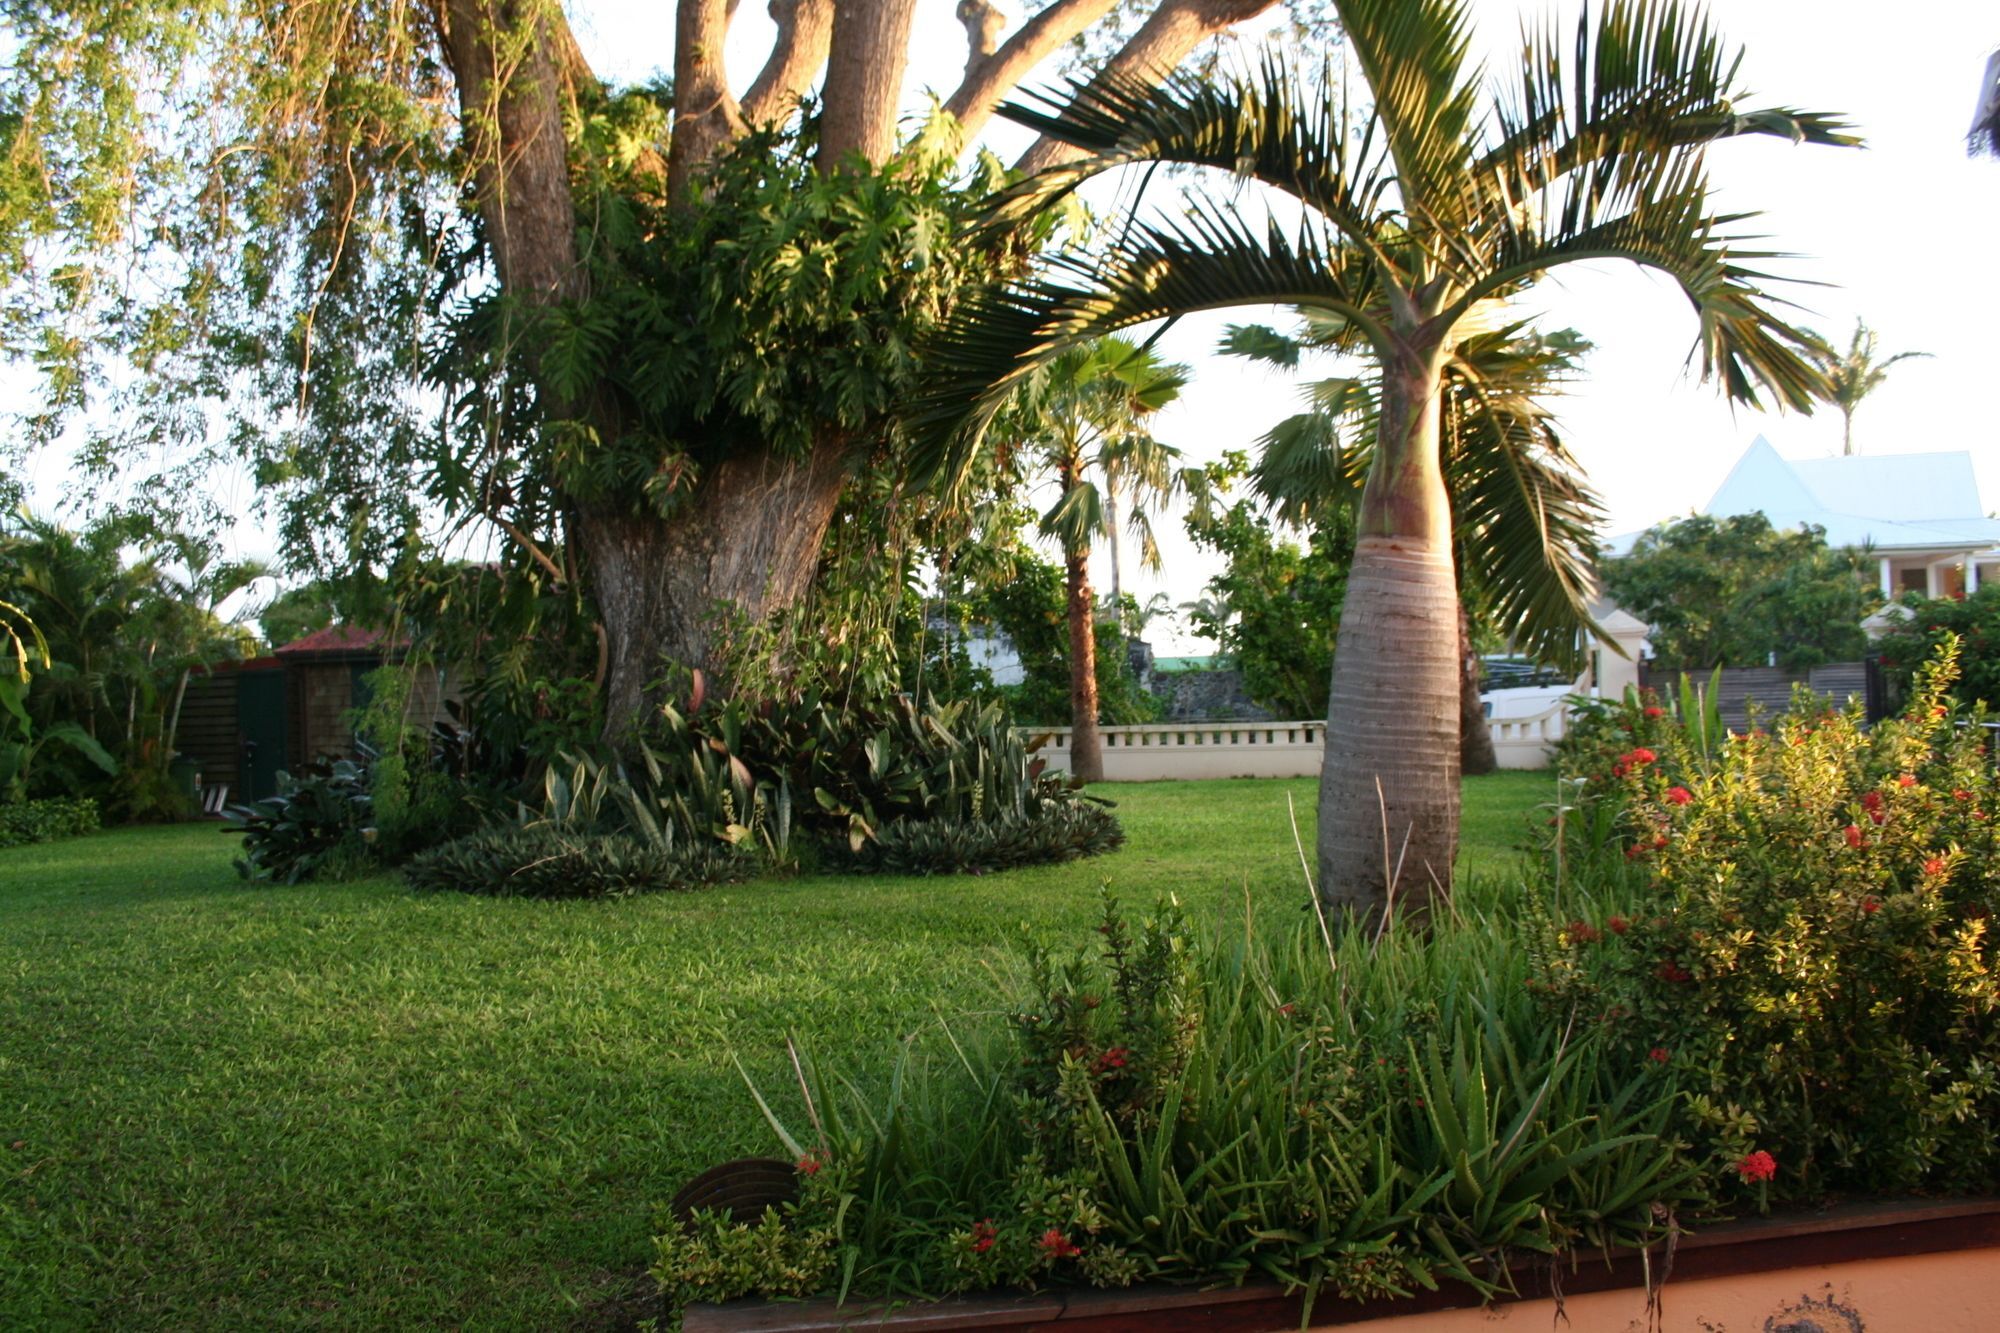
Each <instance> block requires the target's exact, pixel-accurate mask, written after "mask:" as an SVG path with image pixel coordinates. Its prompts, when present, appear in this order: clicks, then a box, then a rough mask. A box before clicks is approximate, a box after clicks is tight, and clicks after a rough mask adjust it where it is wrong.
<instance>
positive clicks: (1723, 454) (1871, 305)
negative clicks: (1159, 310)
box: [36, 0, 2000, 652]
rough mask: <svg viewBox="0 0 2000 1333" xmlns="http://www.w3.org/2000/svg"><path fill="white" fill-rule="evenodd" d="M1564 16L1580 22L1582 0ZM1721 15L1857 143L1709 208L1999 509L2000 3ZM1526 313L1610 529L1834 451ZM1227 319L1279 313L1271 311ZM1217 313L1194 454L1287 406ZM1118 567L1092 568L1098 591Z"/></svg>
mask: <svg viewBox="0 0 2000 1333" xmlns="http://www.w3.org/2000/svg"><path fill="white" fill-rule="evenodd" d="M1003 3H1006V0H1003ZM571 8H572V9H573V10H575V11H577V29H578V36H579V39H580V40H581V42H582V43H583V45H584V48H585V51H586V52H587V54H588V55H589V57H590V59H591V61H592V63H593V64H594V66H595V67H596V68H597V69H598V71H599V72H600V73H602V74H605V75H607V76H609V77H612V78H616V79H621V80H637V79H641V78H645V77H647V76H649V75H650V74H652V73H653V72H654V71H655V70H658V69H664V68H671V64H672V45H673V5H672V4H670V3H666V2H665V0H597V2H596V3H590V2H589V0H586V2H585V3H581V4H572V6H571ZM1561 9H1562V12H1563V13H1564V14H1566V15H1570V16H1572V21H1573V15H1574V13H1575V5H1574V3H1565V4H1563V5H1562V6H1561ZM1712 9H1713V12H1714V14H1715V16H1716V20H1717V24H1718V26H1719V27H1720V29H1721V30H1722V32H1723V33H1724V34H1725V35H1726V36H1727V37H1728V38H1729V39H1730V40H1731V41H1733V42H1737V43H1740V44H1742V45H1743V46H1744V47H1746V48H1747V51H1748V55H1747V57H1746V59H1745V63H1744V72H1745V75H1744V76H1745V79H1746V81H1747V83H1748V84H1749V86H1750V87H1751V88H1752V89H1753V90H1754V91H1755V92H1756V94H1757V99H1756V100H1757V102H1758V103H1759V104H1764V105H1769V104H1784V105H1791V106H1798V107H1805V108H1811V109H1818V110H1832V111H1838V112H1842V113H1844V114H1845V115H1846V117H1847V118H1848V119H1849V120H1851V121H1852V122H1853V123H1854V124H1855V125H1856V127H1857V128H1858V129H1859V130H1860V132H1861V133H1862V134H1863V136H1864V137H1865V138H1866V140H1867V142H1868V147H1867V148H1866V149H1864V150H1860V151H1853V150H1836V149H1824V148H1794V147H1792V146H1790V145H1787V144H1784V143H1781V142H1779V141H1776V140H1764V139H1758V140H1747V141H1743V142H1740V143H1734V144H1728V145H1724V146H1722V147H1721V148H1719V149H1718V150H1716V151H1715V152H1714V153H1713V154H1712V155H1711V159H1710V160H1711V163H1712V173H1713V176H1714V179H1715V181H1716V182H1717V184H1718V186H1719V188H1720V200H1719V202H1720V204H1721V206H1722V207H1724V208H1727V209H1745V210H1748V209H1756V210H1762V212H1763V213H1764V215H1765V216H1764V217H1763V219H1762V220H1761V226H1760V228H1759V229H1760V230H1762V231H1764V232H1766V233H1768V234H1769V235H1770V236H1771V238H1772V247H1773V248H1777V249H1782V250H1786V251H1791V252H1796V253H1797V254H1798V255H1799V256H1800V258H1798V259H1796V260H1793V261H1790V262H1789V263H1787V264H1786V265H1785V267H1784V271H1785V272H1788V273H1794V274H1797V275H1798V276H1799V277H1801V278H1808V279H1812V280H1814V281H1816V282H1820V283H1824V284H1828V285H1826V286H1823V287H1799V288H1797V289H1795V291H1794V293H1793V297H1794V299H1795V300H1797V301H1798V302H1799V303H1800V304H1802V305H1803V306H1804V307H1805V308H1806V311H1807V314H1806V315H1805V317H1804V318H1805V322H1806V323H1808V324H1810V325H1812V326H1814V327H1817V328H1819V329H1820V330H1821V331H1823V332H1825V333H1827V334H1828V335H1829V336H1831V337H1832V338H1833V339H1834V340H1835V341H1836V342H1838V343H1840V344H1842V345H1844V344H1845V341H1846V336H1847V333H1848V332H1849V331H1850V330H1851V329H1852V327H1853V323H1854V320H1855V318H1856V317H1857V316H1859V317H1861V318H1864V319H1866V320H1867V321H1868V323H1869V324H1870V326H1871V327H1873V328H1875V329H1876V330H1878V332H1879V333H1880V336H1881V340H1882V347H1883V349H1884V350H1885V351H1888V352H1895V351H1904V350H1919V351H1925V352H1929V353H1930V354H1931V357H1930V359H1928V360H1917V361H1908V362H1904V363H1902V364H1901V365H1899V366H1898V367H1896V369H1895V370H1894V371H1892V372H1891V377H1890V379H1889V381H1888V383H1887V384H1886V386H1885V387H1883V388H1882V389H1881V390H1879V391H1878V392H1877V393H1876V394H1875V395H1874V396H1872V397H1871V398H1870V399H1869V401H1868V403H1867V405H1866V406H1865V407H1864V408H1863V409H1862V411H1861V412H1860V414H1859V415H1858V417H1857V426H1856V435H1857V440H1858V443H1859V445H1860V447H1861V448H1862V449H1863V450H1864V451H1866V452H1870V453H1894V452H1905V451H1923V450H1936V449H1963V450H1970V451H1971V452H1972V453H1973V455H1974V458H1975V462H1976V466H1977V469H1978V474H1979V478H1980V482H1981V486H1982V493H1983V497H1984V502H1985V505H1986V507H1987V508H1988V509H1989V510H1990V509H1992V508H1993V507H1994V506H1995V505H2000V411H1996V408H1995V401H1994V397H1993V390H1992V386H1993V384H1994V383H1995V381H1996V379H2000V336H1996V334H1995V332H1994V328H1995V317H1996V312H2000V247H1996V245H1995V237H1996V236H2000V162H1996V161H1993V160H1990V159H1969V158H1967V156H1966V155H1965V149H1964V133H1965V130H1966V127H1967V124H1968V123H1969V121H1970V120H1971V115H1972V109H1973V103H1974V100H1975V92H1976V90H1977V86H1978V79H1979V74H1980V71H1981V69H1982V67H1983V64H1984V61H1985V59H1986V56H1987V53H1988V52H1989V51H1990V50H1992V49H1993V47H1994V46H1995V45H1996V44H2000V4H1994V3H1992V2H1991V0H1905V3H1903V4H1901V5H1897V6H1884V5H1882V4H1880V3H1879V0H1716V2H1715V3H1714V4H1713V5H1712ZM951 11H952V4H951V3H950V0H921V3H920V6H919V32H918V38H917V41H918V47H917V51H916V56H915V59H914V60H913V61H912V71H913V73H912V87H911V89H910V93H911V97H912V105H913V106H915V105H916V104H917V102H916V99H917V98H918V97H920V96H921V93H922V91H923V89H924V86H926V85H927V86H930V87H933V88H935V89H936V90H938V91H939V92H948V91H949V90H950V88H951V86H952V85H953V83H955V81H956V77H957V73H958V71H959V69H960V67H961V66H962V64H963V62H964V57H965V45H964V35H963V32H962V30H961V29H960V28H959V26H958V24H957V22H956V21H955V20H954V19H953V17H952V12H951ZM1476 12H1477V16H1478V25H1479V36H1480V40H1481V41H1482V42H1484V43H1486V50H1487V52H1488V56H1489V60H1491V61H1492V62H1493V63H1495V64H1500V63H1502V62H1503V61H1504V60H1505V58H1506V57H1507V54H1508V48H1509V47H1510V46H1511V45H1513V44H1514V43H1515V42H1516V41H1517V38H1518V34H1519V30H1520V22H1521V19H1522V16H1523V15H1531V16H1534V15H1540V14H1542V13H1544V12H1546V6H1545V5H1543V4H1541V3H1538V2H1537V3H1522V0H1477V3H1476ZM770 31H771V29H770V26H769V23H768V21H767V20H766V19H765V18H764V14H763V8H762V5H761V3H759V0H749V2H748V3H745V4H744V5H743V7H742V13H741V15H740V16H739V19H738V22H737V26H736V31H735V32H734V33H733V34H732V37H731V41H730V47H729V57H730V61H731V74H732V78H733V79H734V81H735V82H736V83H737V84H738V86H739V88H740V87H742V86H744V85H747V83H748V82H749V80H750V79H751V78H752V77H753V76H754V75H755V73H756V71H757V67H758V65H759V63H760V62H761V59H762V55H763V52H764V50H765V48H766V46H767V45H768V42H769V38H770ZM1053 74H1054V71H1053V69H1051V70H1050V77H1053ZM990 139H991V141H992V142H993V144H994V146H995V147H996V149H997V150H999V151H1001V152H1002V155H1003V156H1008V157H1011V156H1012V155H1013V153H1014V152H1016V151H1018V149H1019V147H1021V146H1022V145H1023V143H1024V142H1025V140H1024V139H1023V137H1022V136H1021V135H1020V133H1019V132H1018V131H1016V130H1014V129H1013V128H1012V127H1008V126H1004V125H1003V126H1001V127H999V128H998V129H996V130H995V131H994V133H993V134H992V135H991V136H990ZM1528 309H1530V310H1534V311H1539V312H1540V313H1541V314H1542V315H1543V316H1544V318H1545V319H1546V321H1547V322H1548V324H1549V325H1550V326H1551V327H1560V326H1563V325H1568V326H1571V327H1574V328H1576V329H1577V330H1579V331H1580V332H1582V333H1583V334H1584V335H1585V336H1586V337H1588V338H1589V339H1591V340H1592V341H1593V342H1594V343H1595V344H1596V345H1597V350H1596V352H1595V353H1594V354H1593V355H1592V357H1591V359H1590V361H1589V363H1588V366H1587V371H1586V377H1585V380H1584V382H1582V383H1580V384H1578V385H1577V386H1576V387H1575V389H1574V390H1573V392H1572V394H1571V395H1570V396H1569V398H1568V399H1567V400H1566V403H1565V405H1564V407H1563V409H1562V420H1563V426H1564V430H1565V432H1566V433H1567V435H1568V438H1569V439H1570V441H1571V443H1572V445H1573V447H1574V449H1575V451H1576V453H1577V455H1578V457H1579V458H1580V459H1581V461H1582V463H1583V465H1584V468H1585V470H1586V472H1587V473H1588V475H1589V476H1590V478H1591V479H1592V481H1593V482H1594V483H1595V484H1596V486H1597V487H1598V489H1599V490H1600V491H1601V493H1602V494H1603V497H1604V499H1605V502H1606V504H1607V506H1608V508H1609V511H1610V521H1609V530H1610V531H1611V532H1620V531H1627V530H1631V529H1636V528H1641V527H1645V526H1647V525H1649V524H1652V523H1655V522H1658V521H1660V520H1662V519H1666V518H1669V517H1672V516H1675V515H1678V514H1684V513H1687V512H1689V511H1690V510H1692V509H1695V508H1697V507H1699V506H1700V505H1702V504H1703V503H1705V502H1706V500H1707V499H1708V497H1709V495H1710V494H1711V493H1712V492H1713V491H1714V490H1715V488H1716V486H1717V485H1718V484H1719V483H1720V482H1721V480H1722V478H1723V475H1724V473H1725V472H1726V471H1727V470H1728V468H1729V466H1730V464H1731V463H1733V462H1734V461H1735V459H1736V457H1737V456H1738V455H1739V454H1740V453H1741V452H1742V450H1743V449H1744V447H1745V446H1746V445H1747V444H1748V443H1749V441H1750V440H1751V438H1752V437H1753V436H1755V435H1758V434H1762V435H1764V436H1766V437H1767V438H1768V439H1770V440H1771V442H1772V443H1773V444H1774V445H1776V446H1777V448H1778V450H1779V452H1780V453H1781V454H1784V455H1785V456H1787V457H1794V458H1801V457H1814V456H1819V455H1824V454H1828V453H1837V452H1838V451H1839V448H1840V420H1839V416H1838V414H1837V413H1834V412H1832V411H1831V410H1824V411H1822V412H1821V413H1820V414H1818V415H1816V416H1813V417H1810V418H1806V417H1798V416H1779V415H1776V414H1771V413H1752V412H1746V411H1743V410H1741V409H1735V410H1732V409H1731V407H1730V406H1729V405H1728V404H1726V403H1725V402H1723V401H1722V399H1721V398H1720V397H1719V396H1718V395H1717V394H1716V393H1715V391H1714V390H1713V389H1711V388H1709V387H1707V386H1705V385H1703V384H1701V383H1699V382H1698V381H1697V380H1696V378H1695V375H1694V373H1693V370H1692V368H1690V367H1689V365H1688V363H1687V357H1688V352H1689V349H1690V348H1691V346H1692V345H1693V339H1694V331H1695V325H1694V319H1693V316H1692V315H1691V313H1690V312H1689V310H1688V307H1687V305H1686V302H1685V301H1684V300H1683V299H1682V298H1681V297H1680V296H1679V295H1678V294H1677V293H1676V292H1675V291H1673V290H1672V289H1671V288H1670V287H1669V286H1668V285H1667V284H1666V283H1665V282H1664V281H1663V280H1661V279H1659V278H1656V277H1653V276H1650V275H1648V274H1646V273H1643V272H1641V271H1639V270H1637V269H1634V268H1631V267H1629V266H1616V267H1606V268H1604V269H1603V270H1601V271H1600V270H1599V269H1597V268H1595V267H1591V268H1585V267H1578V268H1572V269H1569V270H1566V271H1565V272H1563V273H1562V274H1561V275H1560V276H1559V277H1556V278H1552V279H1551V280H1549V281H1547V282H1546V283H1544V284H1543V286H1542V287H1541V288H1540V289H1539V291H1538V292H1537V294H1536V297H1535V299H1534V300H1533V302H1532V303H1531V304H1530V305H1529V306H1528ZM1235 318H1236V319H1238V320H1242V321H1248V320H1254V319H1261V320H1266V321H1275V322H1279V323H1283V322H1284V321H1285V316H1284V313H1283V312H1281V311H1270V312H1264V313H1261V314H1260V313H1258V312H1248V311H1246V312H1244V313H1243V314H1241V315H1239V316H1236V317H1235ZM1228 322H1230V320H1229V319H1228V318H1226V317H1221V316H1215V317H1209V318H1206V319H1203V320H1200V321H1188V322H1187V323H1186V324H1184V325H1182V326H1180V327H1178V328H1176V329H1174V330H1173V331H1171V332H1170V333H1169V335H1168V336H1167V337H1166V339H1164V340H1163V343H1162V347H1163V350H1164V351H1165V352H1166V354H1168V355H1169V356H1171V357H1173V358H1175V359H1177V360H1181V361H1186V362H1188V363H1190V364H1191V365H1193V366H1194V368H1195V372H1196V375H1195V380H1194V383H1193V384H1192V385H1191V386H1190V388H1189V389H1188V390H1187V392H1186V393H1185V395H1184V397H1183V399H1182V401H1181V402H1180V403H1179V404H1177V405H1175V406H1173V407H1171V408H1169V409H1168V410H1167V411H1165V412H1163V413H1162V414H1161V416H1160V418H1159V421H1158V427H1157V433H1158V434H1159V435H1160V436H1161V438H1163V439H1165V440H1167V441H1168V442H1169V443H1172V444H1175V445H1177V446H1179V447H1180V448H1181V449H1182V450H1183V451H1184V452H1185V453H1187V454H1188V455H1189V456H1191V458H1193V459H1197V460H1199V459H1208V458H1212V457H1214V456H1216V455H1217V454H1219V453H1220V452H1221V451H1223V450H1225V449H1231V448H1247V447H1248V446H1249V445H1250V444H1251V442H1252V441H1254V440H1255V439H1256V438H1257V436H1258V435H1259V434H1260V433H1262V432H1263V431H1264V430H1265V429H1267V428H1268V427H1269V426H1270V425H1271V424H1272V423H1274V422H1275V421H1277V420H1278V419H1280V418H1281V417H1283V416H1286V415H1288V414H1290V413H1291V412H1292V411H1294V410H1296V408H1295V399H1294V397H1293V393H1292V389H1291V386H1290V384H1289V383H1288V382H1287V380H1286V379H1285V378H1284V377H1282V376H1277V375H1272V374H1267V373H1265V372H1262V371H1258V370H1254V369H1249V368H1245V367H1243V366H1241V365H1240V364H1238V363H1235V362H1231V361H1228V360H1225V359H1223V358H1220V357H1216V356H1214V355H1213V354H1212V350H1211V349H1212V348H1213V347H1214V345H1215V340H1216V338H1217V336H1218V335H1219V333H1220V330H1221V328H1222V326H1223V325H1224V324H1225V323H1228ZM40 471H42V469H38V472H40ZM36 489H37V492H38V496H37V498H38V499H41V500H42V501H43V503H44V504H52V503H53V501H54V499H55V496H54V494H52V493H50V487H48V486H46V485H42V486H37V488H36ZM1157 526H1158V529H1159V531H1160V535H1161V537H1162V546H1163V548H1164V554H1165V557H1166V569H1165V571H1164V573H1163V574H1162V575H1159V576H1148V575H1139V576H1137V577H1131V576H1130V575H1129V574H1128V580H1129V582H1130V583H1131V584H1132V585H1133V586H1132V590H1133V591H1134V592H1136V593H1137V595H1138V596H1139V597H1140V599H1141V600H1142V601H1143V600H1145V599H1146V597H1148V596H1149V595H1150V594H1151V593H1152V592H1154V591H1155V590H1160V589H1163V590H1165V591H1166V592H1167V593H1168V594H1169V596H1170V597H1171V599H1172V600H1173V601H1175V602H1181V601H1185V600H1189V599H1192V598H1194V597H1195V596H1197V595H1198V594H1199V592H1200V590H1201V587H1202V584H1203V583H1204V582H1205V581H1206V579H1207V578H1208V577H1209V575H1210V574H1211V573H1212V572H1213V568H1214V566H1213V564H1212V562H1211V561H1209V560H1208V559H1207V558H1205V557H1204V556H1203V555H1202V554H1201V553H1199V552H1197V551H1195V550H1194V549H1193V548H1192V547H1191V546H1190V545H1189V544H1188V543H1187V542H1186V541H1185V539H1184V538H1183V537H1182V536H1181V533H1180V527H1179V523H1178V521H1177V520H1172V519H1169V520H1166V521H1164V522H1162V523H1160V524H1158V525H1157ZM267 543H268V538H266V539H264V540H261V541H260V539H259V537H258V535H257V534H256V533H255V532H254V530H251V531H245V532H244V533H242V534H241V536H240V544H241V545H242V546H243V547H244V548H245V549H246V551H247V552H248V553H251V554H264V553H266V552H264V551H261V550H259V549H258V548H259V547H260V546H263V545H266V544H267ZM1127 563H1128V569H1129V565H1130V563H1131V562H1129V561H1128V562H1127ZM1108 574H1109V571H1108V569H1107V568H1105V562H1104V561H1103V559H1102V557H1101V556H1100V558H1099V561H1098V570H1097V582H1098V584H1099V585H1100V586H1103V585H1104V584H1105V583H1106V582H1107V581H1108ZM1149 637H1151V638H1152V639H1153V640H1154V642H1155V645H1156V647H1157V648H1159V649H1160V650H1161V651H1168V652H1172V651H1180V652H1205V651H1209V650H1210V648H1211V645H1208V644H1207V643H1206V642H1205V641H1203V640H1196V639H1189V638H1184V637H1182V636H1181V635H1179V634H1177V633H1173V632H1171V631H1168V632H1164V633H1163V632H1161V630H1160V628H1159V627H1158V626H1156V627H1155V628H1154V630H1153V631H1152V632H1150V634H1149Z"/></svg>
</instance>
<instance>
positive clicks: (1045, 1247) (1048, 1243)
mask: <svg viewBox="0 0 2000 1333" xmlns="http://www.w3.org/2000/svg"><path fill="white" fill-rule="evenodd" d="M1042 1253H1043V1254H1046V1255H1048V1256H1049V1258H1051V1259H1074V1258H1075V1257H1076V1256H1077V1255H1079V1254H1082V1253H1083V1251H1082V1250H1080V1249H1078V1248H1077V1247H1076V1246H1075V1245H1074V1244H1072V1243H1071V1242H1070V1238H1069V1237H1068V1236H1065V1235H1063V1233H1062V1232H1060V1231H1058V1230H1056V1229H1055V1228H1054V1227H1050V1228H1049V1229H1048V1230H1047V1231H1044V1232H1043V1233H1042Z"/></svg>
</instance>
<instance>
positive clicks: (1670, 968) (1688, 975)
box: [1653, 958, 1694, 981]
mask: <svg viewBox="0 0 2000 1333" xmlns="http://www.w3.org/2000/svg"><path fill="white" fill-rule="evenodd" d="M1653 975H1654V976H1656V977H1658V978H1659V979H1660V980H1662V981H1693V980H1694V973H1692V972H1690V971H1688V970H1687V969H1686V968H1684V967H1682V966H1681V965H1680V964H1679V963H1676V962H1675V961H1674V960H1673V959H1671V958H1669V959H1668V960H1667V961H1666V962H1664V963H1661V964H1660V965H1659V966H1658V967H1656V968H1654V969H1653Z"/></svg>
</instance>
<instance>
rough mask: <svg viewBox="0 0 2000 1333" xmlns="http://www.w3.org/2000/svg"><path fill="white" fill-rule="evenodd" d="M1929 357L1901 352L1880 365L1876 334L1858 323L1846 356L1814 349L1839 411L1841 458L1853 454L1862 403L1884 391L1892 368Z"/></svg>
mask: <svg viewBox="0 0 2000 1333" xmlns="http://www.w3.org/2000/svg"><path fill="white" fill-rule="evenodd" d="M1929 355H1930V353H1929V352H1898V353H1896V354H1895V355H1894V356H1891V357H1885V358H1883V359H1882V360H1880V361H1877V360H1876V359H1875V330H1873V329H1871V328H1869V327H1868V325H1867V324H1865V323H1863V322H1862V321H1861V320H1858V319H1857V320H1855V321H1854V336H1853V337H1852V338H1851V339H1849V340H1848V343H1847V351H1846V352H1845V353H1841V352H1836V351H1834V350H1833V344H1831V343H1828V342H1824V341H1822V342H1821V343H1820V344H1819V346H1818V347H1816V348H1814V349H1813V358H1814V360H1816V361H1818V362H1819V366H1820V370H1821V371H1822V372H1823V373H1824V374H1825V375H1826V383H1827V388H1828V391H1829V393H1828V401H1829V402H1831V403H1832V404H1833V405H1834V406H1835V407H1837V408H1839V409H1840V452H1841V454H1842V455H1848V454H1852V453H1853V452H1854V413H1855V411H1856V410H1857V409H1858V408H1859V407H1860V406H1861V400H1862V399H1864V398H1866V397H1867V396H1868V395H1869V394H1871V393H1873V392H1875V391H1876V390H1877V389H1879V388H1881V387H1882V381H1883V380H1886V379H1888V378H1889V367H1891V366H1893V365H1895V364H1896V363H1897V362H1898V361H1908V360H1910V359H1911V358H1912V357H1925V356H1929Z"/></svg>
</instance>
